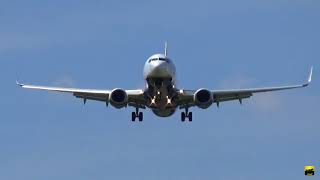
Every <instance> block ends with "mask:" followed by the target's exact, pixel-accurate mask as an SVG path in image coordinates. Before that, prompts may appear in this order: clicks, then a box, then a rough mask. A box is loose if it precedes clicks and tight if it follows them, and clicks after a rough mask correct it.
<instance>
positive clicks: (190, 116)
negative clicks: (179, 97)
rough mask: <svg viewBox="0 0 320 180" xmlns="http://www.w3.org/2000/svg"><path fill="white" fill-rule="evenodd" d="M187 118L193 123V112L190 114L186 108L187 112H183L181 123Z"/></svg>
mask: <svg viewBox="0 0 320 180" xmlns="http://www.w3.org/2000/svg"><path fill="white" fill-rule="evenodd" d="M186 118H188V119H189V121H190V122H191V121H192V112H188V108H186V111H185V112H181V121H182V122H184V121H185V120H186Z"/></svg>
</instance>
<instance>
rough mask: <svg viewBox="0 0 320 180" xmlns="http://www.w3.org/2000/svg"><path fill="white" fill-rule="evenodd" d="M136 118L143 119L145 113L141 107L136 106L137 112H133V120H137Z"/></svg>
mask: <svg viewBox="0 0 320 180" xmlns="http://www.w3.org/2000/svg"><path fill="white" fill-rule="evenodd" d="M136 118H138V119H139V121H140V122H141V121H143V113H142V112H139V108H136V112H132V113H131V120H132V121H136Z"/></svg>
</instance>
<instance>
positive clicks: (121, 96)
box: [109, 88, 128, 109]
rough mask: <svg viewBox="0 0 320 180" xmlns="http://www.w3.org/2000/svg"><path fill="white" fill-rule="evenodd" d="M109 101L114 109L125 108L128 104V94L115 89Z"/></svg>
mask: <svg viewBox="0 0 320 180" xmlns="http://www.w3.org/2000/svg"><path fill="white" fill-rule="evenodd" d="M109 101H110V104H111V105H112V106H113V107H115V108H117V109H120V108H123V107H125V106H127V104H128V94H127V93H126V91H125V90H123V89H119V88H117V89H114V90H112V91H111V93H110V96H109Z"/></svg>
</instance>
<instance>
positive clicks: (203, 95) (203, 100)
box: [193, 89, 213, 109]
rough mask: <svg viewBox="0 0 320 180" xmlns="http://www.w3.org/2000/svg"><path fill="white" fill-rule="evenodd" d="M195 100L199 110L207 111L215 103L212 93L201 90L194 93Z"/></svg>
mask: <svg viewBox="0 0 320 180" xmlns="http://www.w3.org/2000/svg"><path fill="white" fill-rule="evenodd" d="M193 100H194V102H195V104H196V105H197V106H198V107H199V108H202V109H207V108H208V107H209V106H210V105H211V104H212V103H213V96H212V93H211V91H209V90H207V89H199V90H197V91H196V93H194V96H193Z"/></svg>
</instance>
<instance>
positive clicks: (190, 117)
mask: <svg viewBox="0 0 320 180" xmlns="http://www.w3.org/2000/svg"><path fill="white" fill-rule="evenodd" d="M188 118H189V121H190V122H191V121H192V112H189V115H188Z"/></svg>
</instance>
